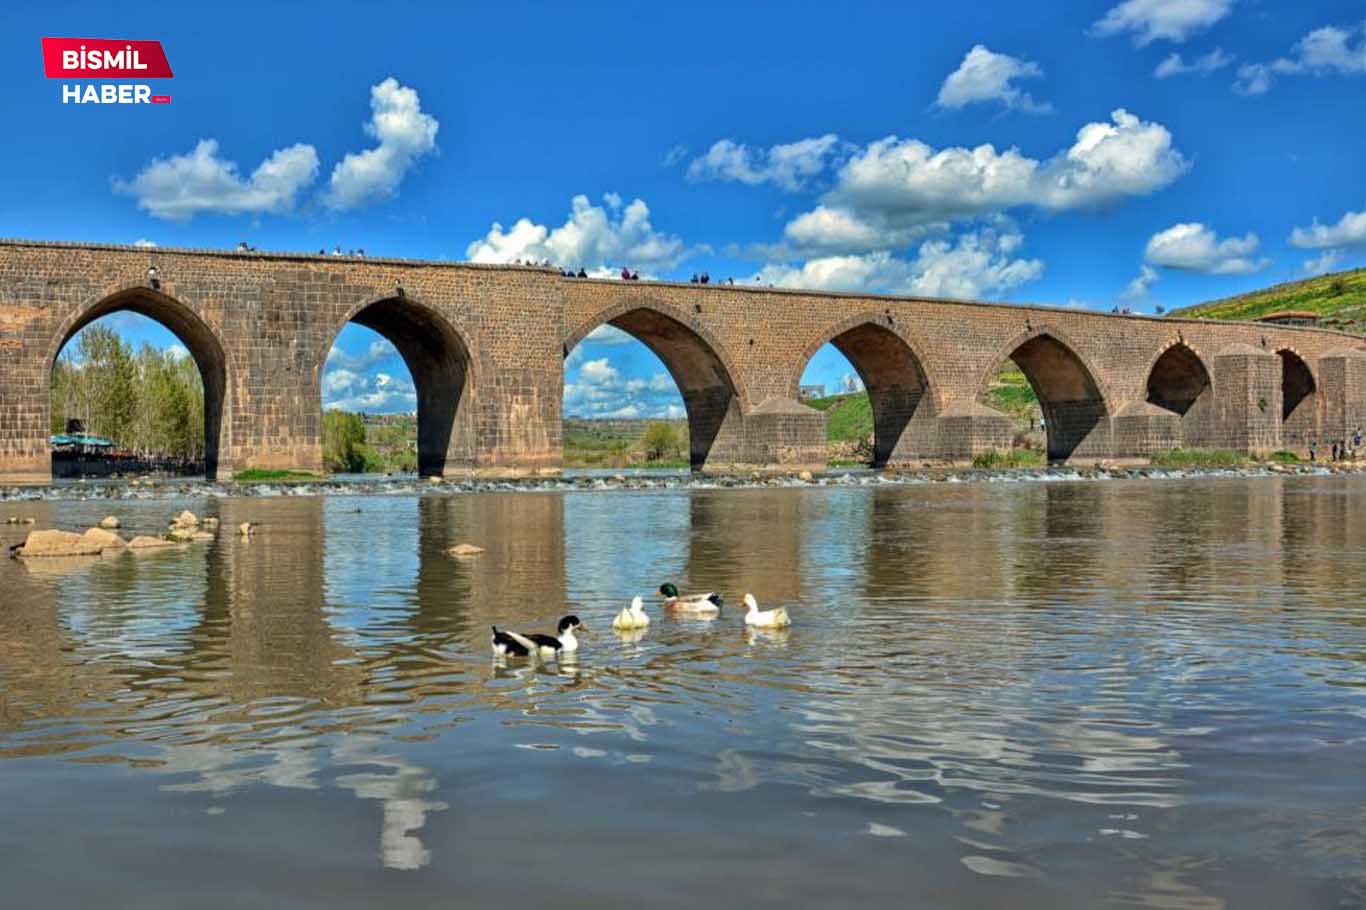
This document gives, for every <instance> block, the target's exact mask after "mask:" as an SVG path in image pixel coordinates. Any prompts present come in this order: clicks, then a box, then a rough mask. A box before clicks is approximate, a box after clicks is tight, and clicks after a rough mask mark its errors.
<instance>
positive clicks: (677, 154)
mask: <svg viewBox="0 0 1366 910" xmlns="http://www.w3.org/2000/svg"><path fill="white" fill-rule="evenodd" d="M687 157H688V148H687V146H683V145H675V146H674V147H673V148H671V149H669V150H668V151H667V152H665V153H664V160H663V161H662V162H661V164H663V165H664V167H673V166H674V165H676V164H679V163H681V162H682V161H683V159H684V158H687Z"/></svg>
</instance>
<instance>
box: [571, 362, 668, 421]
mask: <svg viewBox="0 0 1366 910" xmlns="http://www.w3.org/2000/svg"><path fill="white" fill-rule="evenodd" d="M564 413H565V414H567V415H574V416H579V417H597V418H668V419H675V418H679V417H682V416H683V415H684V414H685V413H686V412H685V410H684V408H683V404H682V399H681V398H680V397H679V393H678V388H677V387H676V386H675V385H674V382H673V380H672V379H671V378H669V375H668V374H667V373H655V374H653V375H651V376H637V377H632V378H629V379H628V378H625V377H624V376H623V375H622V373H621V371H620V370H618V369H617V368H616V367H615V366H613V364H612V362H611V361H610V360H609V359H608V358H606V357H601V358H598V359H596V360H588V361H585V362H583V363H582V364H581V365H580V366H579V367H578V371H577V375H576V376H574V377H573V378H572V379H571V380H570V381H568V382H566V383H565V386H564Z"/></svg>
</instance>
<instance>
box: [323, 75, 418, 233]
mask: <svg viewBox="0 0 1366 910" xmlns="http://www.w3.org/2000/svg"><path fill="white" fill-rule="evenodd" d="M439 128H440V124H439V123H437V121H436V118H435V117H432V116H431V115H430V114H425V113H423V112H422V101H421V99H419V98H418V95H417V92H416V91H415V90H414V89H411V88H408V87H406V86H403V85H400V84H399V82H398V80H397V79H395V78H393V77H392V76H390V77H389V78H388V79H385V80H384V81H383V82H381V83H379V84H378V85H375V86H372V87H371V88H370V120H369V122H368V123H366V124H365V132H366V134H367V135H369V136H371V137H373V138H374V139H375V140H377V141H378V143H379V144H378V145H376V146H375V147H374V148H371V149H366V150H365V151H363V152H352V153H351V154H348V155H347V156H346V157H345V158H343V159H342V160H341V161H339V162H338V163H337V166H336V167H334V168H333V169H332V177H331V179H330V180H329V181H328V187H327V192H326V193H325V194H324V196H323V202H324V203H325V204H326V205H327V206H328V207H329V208H332V209H354V208H358V207H360V206H362V205H366V204H368V203H371V202H375V201H378V200H383V199H388V198H390V197H392V196H393V195H394V194H395V192H397V190H398V185H399V183H400V182H401V181H402V180H403V177H404V175H405V174H407V173H408V171H410V170H412V168H413V165H414V164H416V163H417V160H418V159H419V158H421V157H422V156H424V155H427V154H430V153H431V152H432V151H433V150H434V149H435V148H436V133H437V130H438V129H439Z"/></svg>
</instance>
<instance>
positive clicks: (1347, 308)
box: [1170, 269, 1366, 335]
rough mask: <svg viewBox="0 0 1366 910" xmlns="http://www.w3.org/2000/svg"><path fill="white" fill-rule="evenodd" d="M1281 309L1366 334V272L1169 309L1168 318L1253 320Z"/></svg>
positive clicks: (1359, 270) (1340, 328) (1298, 282)
mask: <svg viewBox="0 0 1366 910" xmlns="http://www.w3.org/2000/svg"><path fill="white" fill-rule="evenodd" d="M1281 310H1304V311H1307V312H1310V313H1317V314H1319V319H1320V321H1319V325H1321V326H1323V327H1324V328H1329V329H1338V330H1340V331H1344V332H1353V333H1355V334H1358V335H1366V269H1356V270H1354V271H1350V272H1336V273H1334V274H1331V275H1320V276H1319V277H1317V278H1307V279H1305V280H1303V281H1290V282H1286V283H1285V284H1278V285H1275V286H1274V287H1269V288H1264V289H1262V290H1260V291H1252V292H1250V293H1247V294H1239V295H1238V296H1236V297H1226V298H1224V299H1223V300H1212V301H1210V302H1209V303H1202V304H1199V305H1197V306H1191V307H1186V308H1185V309H1180V310H1173V311H1172V312H1171V314H1170V315H1172V316H1180V317H1184V318H1198V319H1256V318H1258V317H1259V316H1265V315H1267V314H1268V313H1276V312H1280V311H1281Z"/></svg>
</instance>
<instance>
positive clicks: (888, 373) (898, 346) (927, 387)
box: [788, 312, 938, 466]
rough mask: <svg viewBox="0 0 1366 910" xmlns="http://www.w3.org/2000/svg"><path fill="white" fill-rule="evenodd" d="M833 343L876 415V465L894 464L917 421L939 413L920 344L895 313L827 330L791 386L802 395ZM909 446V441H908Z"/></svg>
mask: <svg viewBox="0 0 1366 910" xmlns="http://www.w3.org/2000/svg"><path fill="white" fill-rule="evenodd" d="M826 344H832V345H834V347H835V349H836V350H837V351H839V352H840V353H841V354H843V355H844V357H845V359H847V360H848V361H849V363H850V364H851V365H852V366H853V368H854V370H855V372H857V373H858V375H859V379H861V380H862V381H863V387H864V389H865V390H866V391H867V392H868V401H869V405H870V406H871V408H872V412H873V464H874V465H876V466H882V465H885V464H887V463H888V462H889V461H891V460H892V457H893V454H894V453H895V451H896V450H897V448H898V447H899V446H902V447H904V445H903V438H905V437H906V435H907V431H908V428H909V427H910V426H911V421H912V420H913V419H914V418H915V417H917V416H921V417H922V418H923V417H926V416H930V417H932V416H934V415H935V414H936V413H937V412H938V404H937V401H938V397H937V386H935V385H934V384H932V383H931V382H930V378H929V374H928V373H927V372H926V369H925V365H924V364H925V361H924V358H923V357H921V355H920V351H919V345H917V344H916V343H915V342H914V341H913V340H912V339H910V338H908V337H907V336H906V334H905V333H903V332H902V331H900V330H899V329H898V328H897V326H896V322H895V318H894V317H893V316H891V315H890V314H889V313H875V312H868V313H860V314H858V315H856V316H853V317H850V318H848V319H845V320H843V321H841V322H839V323H837V324H835V325H834V326H831V327H829V328H827V329H825V330H824V331H823V332H821V334H820V335H818V336H817V338H816V340H815V341H813V342H812V343H810V344H808V345H807V346H806V349H805V350H803V351H802V354H801V356H800V357H799V358H798V360H797V368H796V372H795V373H794V374H793V375H792V376H791V379H790V381H789V383H788V389H789V397H791V398H792V399H794V400H796V399H797V398H798V397H799V390H800V386H801V374H802V372H803V371H804V370H805V369H806V365H807V363H809V362H810V360H811V358H812V357H814V356H815V354H816V352H817V351H819V350H820V349H821V348H822V347H823V346H824V345H826ZM907 441H908V442H909V440H907Z"/></svg>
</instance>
